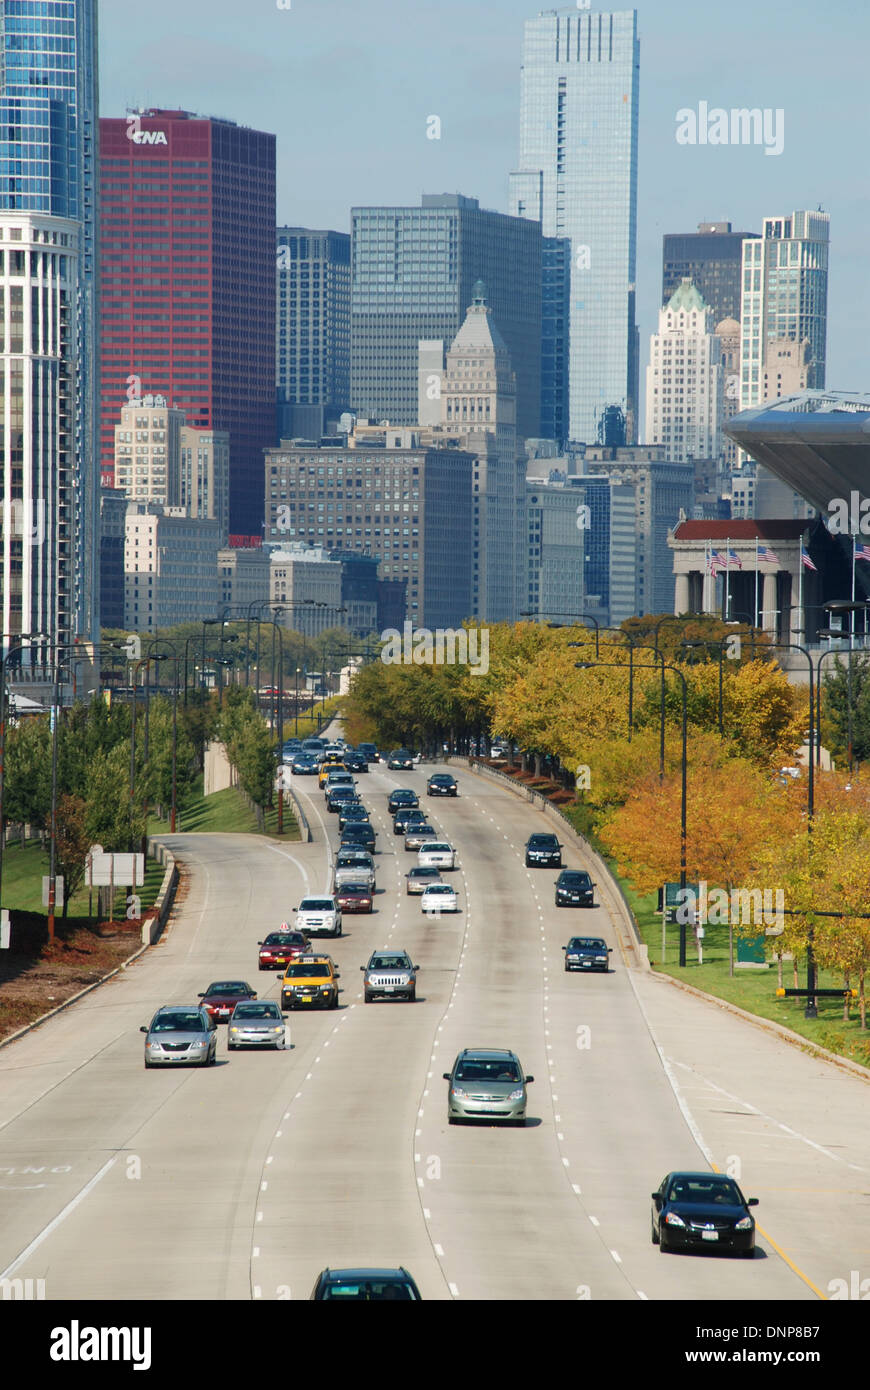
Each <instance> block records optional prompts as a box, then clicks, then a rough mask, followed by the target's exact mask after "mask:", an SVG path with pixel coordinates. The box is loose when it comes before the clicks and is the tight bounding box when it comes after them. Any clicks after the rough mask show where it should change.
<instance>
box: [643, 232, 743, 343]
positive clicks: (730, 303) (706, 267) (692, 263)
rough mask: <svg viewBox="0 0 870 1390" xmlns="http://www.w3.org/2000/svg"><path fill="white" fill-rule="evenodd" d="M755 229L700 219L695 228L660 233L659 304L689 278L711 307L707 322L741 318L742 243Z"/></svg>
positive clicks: (667, 298)
mask: <svg viewBox="0 0 870 1390" xmlns="http://www.w3.org/2000/svg"><path fill="white" fill-rule="evenodd" d="M757 236H758V233H757V232H734V231H732V230H731V223H730V222H699V224H698V230H697V232H672V233H668V234H667V235H665V236H664V237H662V304H667V302H668V300H669V299H670V297H671V295H672V294H673V292H674V290H676V289H679V286H680V282H681V281H682V280H691V281H692V283H693V284H694V286H695V288H696V289H697V291H698V293H699V294H700V296H701V298H702V299H703V300H704V302H705V303H706V304H708V305H709V307H710V322H711V324H716V323H718V322H719V320H720V319H726V318H728V319H738V320H739V318H740V277H741V266H742V258H743V243H744V241H747V240H749V239H751V238H753V237H757Z"/></svg>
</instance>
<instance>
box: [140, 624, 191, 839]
mask: <svg viewBox="0 0 870 1390" xmlns="http://www.w3.org/2000/svg"><path fill="white" fill-rule="evenodd" d="M155 643H164V644H165V645H166V646H167V647H171V648H172V658H173V661H174V671H173V678H172V806H171V809H170V813H169V830H170V833H171V834H173V835H174V834H175V813H176V770H177V758H178V647H177V646H176V644H175V643H174V642H172V641H170V639H169V638H168V637H157V638H155V639H154V642H152V643H151V647H153V646H154V645H155ZM149 651H150V647H149ZM185 660H186V657H185ZM186 675H187V671H186V669H185V676H186ZM185 693H186V688H185Z"/></svg>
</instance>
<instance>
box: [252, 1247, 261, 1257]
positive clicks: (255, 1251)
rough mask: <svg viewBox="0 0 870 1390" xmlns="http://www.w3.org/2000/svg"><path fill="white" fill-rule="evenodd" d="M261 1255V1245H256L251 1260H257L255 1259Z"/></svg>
mask: <svg viewBox="0 0 870 1390" xmlns="http://www.w3.org/2000/svg"><path fill="white" fill-rule="evenodd" d="M259 1253H260V1247H259V1245H255V1246H254V1248H253V1250H252V1251H251V1258H252V1259H254V1260H255V1259H256V1258H257V1256H258V1255H259Z"/></svg>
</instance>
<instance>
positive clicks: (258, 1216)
mask: <svg viewBox="0 0 870 1390" xmlns="http://www.w3.org/2000/svg"><path fill="white" fill-rule="evenodd" d="M262 1219H263V1213H262V1212H261V1211H258V1212H257V1220H258V1221H262Z"/></svg>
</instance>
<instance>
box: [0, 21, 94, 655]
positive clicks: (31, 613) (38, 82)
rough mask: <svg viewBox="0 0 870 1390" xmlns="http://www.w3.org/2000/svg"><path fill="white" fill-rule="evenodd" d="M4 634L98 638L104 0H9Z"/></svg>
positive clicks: (1, 24)
mask: <svg viewBox="0 0 870 1390" xmlns="http://www.w3.org/2000/svg"><path fill="white" fill-rule="evenodd" d="M0 61H2V84H0V88H2V90H0V232H2V242H3V261H2V267H0V271H2V277H3V289H4V294H3V304H2V321H3V322H2V328H3V338H2V342H0V358H2V373H3V375H2V381H0V387H2V390H3V393H4V396H3V412H2V439H0V521H2V536H0V545H2V566H0V576H2V609H3V613H2V617H3V623H2V630H3V634H4V636H3V643H4V646H5V645H8V634H10V633H12V634H16V633H19V632H34V631H39V632H45V633H48V634H50V636H51V637H52V638H54V639H57V638H60V639H63V640H65V639H67V638H69V637H72V636H76V637H82V638H91V637H94V636H95V635H96V628H97V597H98V583H97V569H96V565H97V559H98V554H99V547H98V544H97V537H98V526H99V477H98V471H97V467H96V449H95V414H94V402H95V398H96V393H97V373H96V343H95V320H96V312H95V307H96V306H95V299H96V266H95V231H96V228H95V214H96V206H95V194H94V188H95V162H96V153H97V151H96V140H97V126H96V117H97V3H96V0H50V3H47V0H6V3H5V4H3V5H2V7H0Z"/></svg>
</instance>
